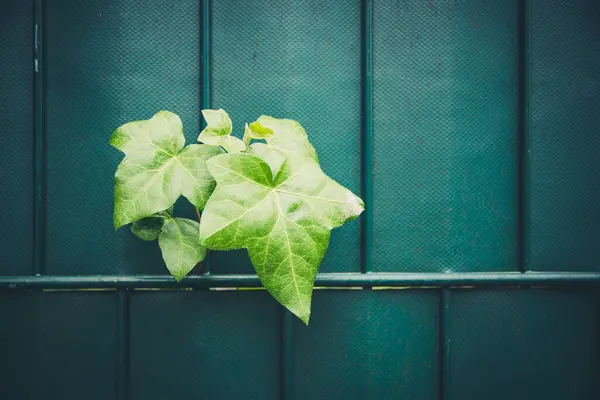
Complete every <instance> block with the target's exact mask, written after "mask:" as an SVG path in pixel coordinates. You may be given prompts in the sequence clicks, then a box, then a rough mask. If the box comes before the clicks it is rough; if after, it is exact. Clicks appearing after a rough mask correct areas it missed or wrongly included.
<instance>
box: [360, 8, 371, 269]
mask: <svg viewBox="0 0 600 400" xmlns="http://www.w3.org/2000/svg"><path fill="white" fill-rule="evenodd" d="M361 56H362V163H361V166H362V188H361V194H362V198H363V201H364V202H365V211H364V212H363V215H362V226H361V230H362V243H361V244H362V246H361V248H362V260H361V269H362V272H364V273H368V272H371V271H372V269H373V268H372V252H373V172H372V166H373V0H363V1H362V55H361Z"/></svg>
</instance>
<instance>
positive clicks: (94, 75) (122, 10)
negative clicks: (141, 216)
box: [45, 0, 200, 274]
mask: <svg viewBox="0 0 600 400" xmlns="http://www.w3.org/2000/svg"><path fill="white" fill-rule="evenodd" d="M46 3H47V4H46V18H45V28H46V36H45V40H46V42H45V43H46V46H45V56H46V73H47V76H46V82H47V84H46V89H47V103H46V107H47V127H46V128H47V138H48V143H47V158H48V170H47V176H48V206H47V217H48V227H47V262H48V265H47V272H48V273H50V274H101V273H116V274H119V273H165V272H166V270H165V267H164V265H163V262H162V260H161V256H160V251H159V248H158V246H157V245H156V243H148V242H143V241H140V240H139V239H137V238H136V237H135V236H133V235H132V234H131V233H130V232H129V229H127V228H123V229H121V230H119V231H118V232H116V233H115V232H114V230H113V227H112V202H113V193H112V191H113V174H114V170H115V168H116V166H117V164H118V163H119V160H120V159H121V156H122V154H121V153H119V152H118V151H116V150H115V149H113V148H112V147H110V146H109V145H108V138H109V136H110V133H111V132H112V131H113V129H115V128H116V127H117V126H119V125H120V124H122V123H124V122H127V121H131V120H135V119H144V118H148V117H150V116H152V114H153V113H154V112H156V111H157V110H161V109H167V110H170V111H174V112H176V113H178V114H179V115H180V116H181V118H182V120H183V124H184V129H185V134H186V139H187V140H188V142H192V141H194V142H195V140H196V137H197V135H198V132H199V123H200V119H199V108H200V79H199V70H198V67H199V62H200V61H199V54H200V50H199V46H200V44H199V38H200V33H199V15H200V14H199V3H198V2H197V1H192V0H186V1H177V2H174V3H169V6H168V7H166V6H165V2H164V1H160V0H153V1H140V0H120V1H111V0H98V1H93V2H91V1H84V0H60V1H58V0H48V1H46Z"/></svg>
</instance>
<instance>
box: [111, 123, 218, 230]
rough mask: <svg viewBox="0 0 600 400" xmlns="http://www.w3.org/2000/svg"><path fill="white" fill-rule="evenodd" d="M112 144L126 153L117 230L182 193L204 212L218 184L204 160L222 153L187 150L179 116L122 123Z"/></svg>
mask: <svg viewBox="0 0 600 400" xmlns="http://www.w3.org/2000/svg"><path fill="white" fill-rule="evenodd" d="M110 144H111V145H113V146H114V147H115V148H117V149H119V150H121V151H122V152H124V153H125V158H124V159H123V161H122V162H121V164H119V167H118V168H117V172H116V174H115V208H114V225H115V228H119V227H121V226H123V225H126V224H128V223H131V222H134V221H137V220H139V219H142V218H144V217H147V216H150V215H152V214H154V213H157V212H160V211H162V210H165V209H167V208H168V207H170V206H171V205H172V204H173V203H174V202H175V201H176V200H177V198H178V197H179V196H180V195H181V194H183V195H184V196H185V197H187V199H188V200H190V202H192V203H193V204H194V205H195V206H196V207H198V208H199V209H203V208H204V205H205V204H206V201H207V200H208V197H209V196H210V194H211V192H212V190H213V189H214V186H215V182H214V180H213V179H212V177H211V176H210V174H209V172H208V170H207V169H206V160H207V159H209V158H210V157H213V156H215V155H217V154H222V153H223V150H222V149H220V148H219V147H216V146H208V145H200V144H192V145H189V146H187V147H185V148H184V145H185V138H184V136H183V127H182V124H181V120H180V119H179V117H178V116H177V115H176V114H173V113H171V112H169V111H160V112H158V113H156V114H155V115H154V116H153V117H152V118H151V119H149V120H143V121H135V122H130V123H127V124H125V125H122V126H121V127H119V128H117V130H115V132H114V133H113V135H112V137H111V138H110Z"/></svg>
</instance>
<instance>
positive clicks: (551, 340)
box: [446, 290, 600, 400]
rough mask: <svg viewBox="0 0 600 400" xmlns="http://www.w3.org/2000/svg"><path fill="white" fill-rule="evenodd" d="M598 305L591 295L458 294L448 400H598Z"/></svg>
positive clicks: (452, 328)
mask: <svg viewBox="0 0 600 400" xmlns="http://www.w3.org/2000/svg"><path fill="white" fill-rule="evenodd" d="M598 299H599V298H598V293H597V292H591V291H590V292H587V291H564V290H497V291H481V290H465V291H453V293H452V307H453V312H452V320H451V326H450V334H451V336H452V354H451V361H450V363H451V368H452V374H451V382H450V386H449V388H448V390H449V392H448V394H449V395H448V397H447V398H446V399H447V400H459V399H460V400H462V399H486V400H506V399H511V400H531V399H536V400H537V399H540V400H541V399H544V400H564V399H573V400H575V399H577V400H593V399H597V398H598V393H600V392H599V390H600V387H599V382H598V372H600V370H599V369H598V355H599V350H600V346H599V344H600V342H599V341H598V337H599V335H600V330H599V327H600V318H599V316H600V308H599V306H598V305H599V303H598Z"/></svg>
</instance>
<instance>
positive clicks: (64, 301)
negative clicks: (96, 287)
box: [0, 292, 117, 400]
mask: <svg viewBox="0 0 600 400" xmlns="http://www.w3.org/2000/svg"><path fill="white" fill-rule="evenodd" d="M116 304H117V303H116V296H115V294H114V292H105V293H89V292H88V293H74V292H70V293H61V292H54V293H19V294H1V295H0V320H2V321H3V323H2V329H0V353H1V354H2V357H1V359H0V398H2V399H6V400H13V399H15V400H17V399H18V400H30V399H31V400H33V399H64V400H81V399H90V400H92V399H98V400H107V399H114V398H115V394H116V387H115V368H116V361H117V360H116V357H115V356H116V311H117V305H116Z"/></svg>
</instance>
